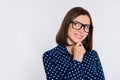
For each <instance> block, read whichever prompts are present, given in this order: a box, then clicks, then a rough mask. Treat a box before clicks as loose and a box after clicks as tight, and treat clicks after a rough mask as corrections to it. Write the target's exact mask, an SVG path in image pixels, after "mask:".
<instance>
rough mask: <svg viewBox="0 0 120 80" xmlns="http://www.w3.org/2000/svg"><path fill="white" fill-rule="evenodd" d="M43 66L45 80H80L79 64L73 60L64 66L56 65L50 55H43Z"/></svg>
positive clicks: (80, 69)
mask: <svg viewBox="0 0 120 80" xmlns="http://www.w3.org/2000/svg"><path fill="white" fill-rule="evenodd" d="M66 63H67V62H66ZM66 63H65V64H66ZM43 64H44V69H45V73H46V78H47V80H82V63H81V62H78V61H76V60H73V61H72V62H69V63H67V64H66V65H57V64H55V63H54V61H53V58H52V57H51V56H50V54H48V53H44V55H43ZM63 68H64V69H63Z"/></svg>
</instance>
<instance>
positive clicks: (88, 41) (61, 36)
mask: <svg viewBox="0 0 120 80" xmlns="http://www.w3.org/2000/svg"><path fill="white" fill-rule="evenodd" d="M80 15H87V16H88V17H89V19H90V30H89V33H88V36H87V37H86V38H85V39H84V40H83V42H82V43H83V45H84V47H85V49H86V52H90V51H91V50H92V46H93V44H92V41H93V24H92V18H91V16H90V14H89V12H88V11H87V10H85V9H84V8H82V7H74V8H72V9H70V10H69V11H68V13H67V14H66V15H65V17H64V19H63V22H62V24H61V27H60V29H59V31H58V33H57V35H56V43H57V44H58V45H65V46H69V44H68V42H67V35H68V27H69V24H70V23H71V21H72V20H73V19H75V18H76V17H78V16H80Z"/></svg>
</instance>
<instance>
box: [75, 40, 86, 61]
mask: <svg viewBox="0 0 120 80" xmlns="http://www.w3.org/2000/svg"><path fill="white" fill-rule="evenodd" d="M85 52H86V50H85V48H84V46H83V45H82V43H81V42H78V43H76V45H75V46H74V47H73V55H74V57H73V59H74V60H77V61H80V62H82V60H83V55H84V54H85Z"/></svg>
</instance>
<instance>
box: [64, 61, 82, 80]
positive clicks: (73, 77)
mask: <svg viewBox="0 0 120 80" xmlns="http://www.w3.org/2000/svg"><path fill="white" fill-rule="evenodd" d="M82 65H83V63H82V62H79V61H76V60H73V61H72V62H71V63H70V64H69V67H68V70H67V73H66V75H65V77H64V80H84V78H83V69H82Z"/></svg>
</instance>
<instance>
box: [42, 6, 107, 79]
mask: <svg viewBox="0 0 120 80" xmlns="http://www.w3.org/2000/svg"><path fill="white" fill-rule="evenodd" d="M92 37H93V24H92V19H91V16H90V14H89V12H88V11H87V10H85V9H84V8H82V7H74V8H72V9H70V11H68V13H67V14H66V16H65V17H64V20H63V22H62V25H61V27H60V29H59V31H58V33H57V36H56V42H57V44H58V45H57V46H56V47H55V48H53V49H51V50H48V51H46V52H45V53H44V54H43V64H44V68H45V72H46V77H47V80H105V77H104V72H103V69H102V65H101V62H100V59H99V56H98V53H97V52H96V51H95V50H92V45H93V44H92Z"/></svg>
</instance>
